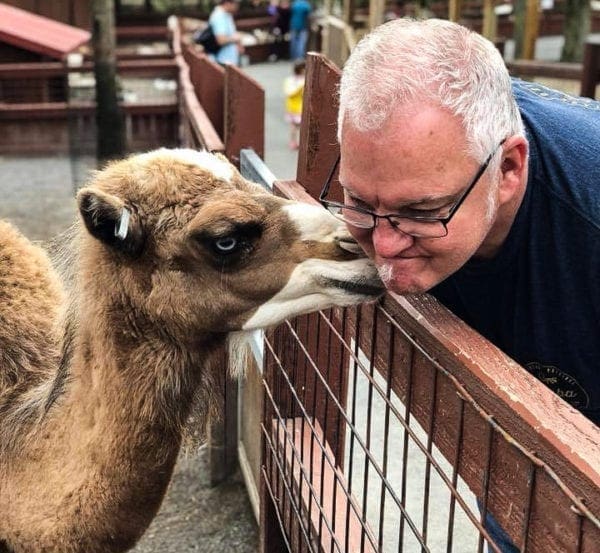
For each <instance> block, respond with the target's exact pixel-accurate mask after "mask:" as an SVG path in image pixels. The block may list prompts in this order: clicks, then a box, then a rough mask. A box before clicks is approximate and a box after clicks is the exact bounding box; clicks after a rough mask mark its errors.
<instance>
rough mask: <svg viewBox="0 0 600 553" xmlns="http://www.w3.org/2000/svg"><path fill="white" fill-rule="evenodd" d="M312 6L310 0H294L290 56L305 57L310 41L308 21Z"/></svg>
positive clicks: (291, 15)
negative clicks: (307, 43)
mask: <svg viewBox="0 0 600 553" xmlns="http://www.w3.org/2000/svg"><path fill="white" fill-rule="evenodd" d="M311 11H312V7H311V5H310V3H309V2H308V0H294V1H293V2H292V7H291V11H290V58H292V61H295V60H299V59H303V58H304V56H305V55H306V42H307V41H308V23H309V16H310V12H311Z"/></svg>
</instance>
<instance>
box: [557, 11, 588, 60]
mask: <svg viewBox="0 0 600 553" xmlns="http://www.w3.org/2000/svg"><path fill="white" fill-rule="evenodd" d="M590 26H591V21H590V2H589V0H566V2H565V27H564V31H563V36H564V37H565V44H564V46H563V50H562V54H561V56H560V61H581V60H582V58H583V43H584V41H585V39H586V37H587V35H588V34H589V32H590Z"/></svg>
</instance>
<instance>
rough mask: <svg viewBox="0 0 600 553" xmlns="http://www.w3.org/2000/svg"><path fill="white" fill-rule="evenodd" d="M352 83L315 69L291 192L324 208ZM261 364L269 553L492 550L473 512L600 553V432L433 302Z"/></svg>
mask: <svg viewBox="0 0 600 553" xmlns="http://www.w3.org/2000/svg"><path fill="white" fill-rule="evenodd" d="M338 79H339V72H338V69H337V68H336V67H335V66H333V65H332V64H330V63H329V62H328V61H327V60H326V59H324V58H322V57H320V56H317V55H309V63H308V71H307V85H306V92H305V107H304V112H303V126H302V131H301V148H300V154H299V162H298V173H297V179H296V181H292V182H275V184H274V187H275V191H276V193H279V194H282V195H284V196H286V197H293V198H296V199H301V200H306V201H314V198H317V197H318V194H319V191H320V188H321V186H322V184H323V182H324V181H325V178H326V174H327V171H328V169H329V168H330V167H331V165H332V163H333V162H334V160H335V158H336V156H337V151H336V147H335V146H333V145H334V144H336V139H335V129H336V125H335V121H336V106H335V105H334V102H332V101H331V99H332V98H335V94H334V90H335V88H336V85H337V82H338ZM311 198H312V199H311ZM260 359H261V358H260V357H259V360H260ZM262 361H263V363H264V366H263V367H262V368H261V369H260V370H262V371H263V372H262V373H261V372H260V370H259V372H258V373H257V374H258V378H259V379H260V381H261V382H262V386H263V390H264V399H263V418H262V423H261V426H260V429H261V433H262V439H263V461H262V465H261V467H262V486H261V488H260V523H261V551H265V552H271V551H273V552H275V551H277V552H279V551H283V550H285V549H286V548H289V549H290V550H292V551H343V552H346V551H404V552H405V553H406V552H409V551H434V550H442V549H443V550H444V551H452V550H454V551H461V552H462V551H482V550H483V547H484V543H485V541H486V540H488V538H489V536H488V535H487V532H486V530H485V528H484V525H483V523H482V518H481V515H480V513H479V509H478V508H477V506H475V504H474V497H477V498H478V499H479V501H480V507H481V509H483V511H484V512H485V511H487V512H489V513H491V514H493V516H494V517H495V518H496V519H497V520H498V522H499V523H500V524H501V525H502V527H503V528H504V529H505V530H506V531H507V532H508V534H509V535H510V536H511V538H512V540H513V541H514V543H515V544H516V545H517V546H518V547H519V548H520V549H521V550H523V551H525V550H526V551H532V552H540V553H547V552H549V551H552V552H559V551H569V552H570V551H573V552H575V551H576V552H588V553H596V552H598V551H599V550H600V545H599V544H600V521H599V519H600V462H599V461H598V460H599V459H600V431H599V429H598V428H597V427H596V426H595V425H594V424H593V423H591V422H590V421H589V420H587V419H586V418H585V417H583V416H582V415H581V414H580V413H578V412H575V411H574V410H573V409H572V408H571V407H570V406H568V405H567V404H566V403H564V402H563V401H562V400H560V399H559V398H558V397H557V396H556V395H554V394H553V393H552V392H551V391H550V390H549V389H548V388H546V387H545V386H544V385H543V384H542V383H541V382H539V381H538V380H536V379H535V378H533V377H532V376H531V375H529V374H528V373H527V371H526V370H525V369H523V368H522V367H520V366H518V365H517V364H516V363H514V362H513V361H512V360H511V359H509V358H508V357H507V356H505V355H504V354H503V353H502V352H501V351H499V350H498V349H497V348H496V347H494V346H493V345H492V344H490V343H489V342H487V341H486V340H485V339H483V338H482V337H481V336H480V335H478V334H477V333H476V332H474V331H473V330H472V329H470V328H468V327H467V325H465V324H464V323H463V322H461V321H460V320H458V319H457V318H456V317H455V316H454V315H453V314H451V313H450V312H449V311H447V310H446V309H445V308H444V307H442V306H441V305H440V304H438V303H437V302H436V301H435V300H434V299H433V298H431V297H429V296H427V295H423V296H415V297H399V296H395V295H392V294H389V295H388V296H387V297H386V298H385V301H383V302H382V303H381V304H378V305H375V306H373V305H371V306H363V307H362V308H358V309H347V310H338V309H335V310H330V311H327V312H324V313H319V314H313V315H309V316H305V317H300V318H298V319H297V320H295V321H290V322H289V323H287V324H285V325H283V326H282V327H279V328H278V329H276V330H275V331H272V332H269V333H268V334H267V337H266V340H265V343H264V357H263V359H262ZM256 378H257V377H256V376H255V375H253V373H252V370H251V371H250V382H253V381H254V380H255V379H256ZM361 382H362V384H361ZM361 394H362V395H361ZM243 409H244V408H243V406H242V412H244V410H243ZM376 434H377V435H378V436H379V438H378V440H379V441H377V440H376V439H375V435H376ZM392 436H396V437H395V438H394V439H392ZM394 440H395V441H394ZM412 450H415V451H417V454H418V455H420V456H421V465H422V472H419V471H418V470H416V468H415V467H414V465H415V464H416V462H415V461H414V460H413V455H412V454H409V451H412ZM394 466H395V467H396V470H397V471H399V473H400V474H399V476H398V479H396V480H394V478H393V477H392V474H393V471H394ZM357 467H360V470H359V471H358V472H357V470H358V469H357ZM415 471H416V472H415ZM414 488H417V489H418V490H419V493H418V494H417V495H419V497H420V501H421V502H420V503H419V505H418V508H414V506H413V507H411V506H410V505H409V503H410V501H409V496H410V491H411V489H414ZM439 489H441V490H443V494H442V495H439V493H438V491H436V490H439ZM444 494H445V495H444ZM439 497H443V498H444V499H443V501H441V500H440V499H439ZM467 497H470V500H468V499H467ZM440 501H441V503H440ZM469 501H471V503H470V504H469ZM440 517H441V518H442V519H443V520H442V522H441V530H440V529H439V528H438V526H440V524H438V525H437V526H436V525H434V523H433V521H434V520H435V519H436V518H437V519H439V518H440ZM438 522H439V521H438ZM436 528H437V529H436ZM465 536H467V537H466V538H465ZM468 536H471V537H470V538H469V537H468ZM465 539H467V540H468V539H471V540H472V541H471V542H465V541H461V540H465ZM435 540H441V541H437V542H436V541H435ZM465 543H470V545H465ZM490 546H491V547H492V549H493V550H494V551H498V548H497V547H496V546H495V545H493V544H491V545H490ZM436 547H437V548H436ZM453 547H454V549H453Z"/></svg>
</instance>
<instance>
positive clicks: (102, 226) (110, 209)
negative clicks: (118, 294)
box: [77, 188, 144, 257]
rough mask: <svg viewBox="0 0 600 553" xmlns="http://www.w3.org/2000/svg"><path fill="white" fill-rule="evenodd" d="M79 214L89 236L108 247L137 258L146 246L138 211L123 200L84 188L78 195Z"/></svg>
mask: <svg viewBox="0 0 600 553" xmlns="http://www.w3.org/2000/svg"><path fill="white" fill-rule="evenodd" d="M77 203H78V205H79V212H80V213H81V217H82V218H83V222H84V223H85V226H86V228H87V229H88V231H89V233H90V234H91V235H92V236H93V237H95V238H97V239H98V240H100V241H101V242H104V244H106V245H107V246H110V247H111V248H114V249H116V250H119V251H121V252H123V253H125V254H127V255H131V256H134V257H135V256H137V255H139V253H140V252H141V251H142V247H143V246H144V231H143V228H142V224H141V221H140V219H139V217H138V215H137V213H136V212H134V211H132V210H131V209H130V208H128V207H126V206H125V203H124V202H123V200H121V199H120V198H117V197H116V196H112V195H111V194H106V193H104V192H100V191H99V190H92V189H91V188H82V189H81V190H80V191H79V193H78V194H77Z"/></svg>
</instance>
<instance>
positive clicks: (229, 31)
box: [208, 0, 244, 65]
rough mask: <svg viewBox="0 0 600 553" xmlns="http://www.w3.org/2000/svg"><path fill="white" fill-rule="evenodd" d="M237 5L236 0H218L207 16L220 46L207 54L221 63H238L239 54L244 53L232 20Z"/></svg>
mask: <svg viewBox="0 0 600 553" xmlns="http://www.w3.org/2000/svg"><path fill="white" fill-rule="evenodd" d="M238 6H239V2H238V0H220V1H219V3H218V4H217V5H216V6H215V8H214V9H213V11H212V13H211V14H210V17H209V18H208V23H209V25H211V27H212V30H213V33H214V35H215V38H216V39H217V43H218V44H219V45H220V46H221V48H220V49H219V51H218V52H217V53H216V54H209V57H210V58H211V59H212V60H213V61H216V62H217V63H220V64H223V65H225V64H232V65H239V64H240V54H243V53H244V47H243V45H242V40H241V37H240V35H239V33H238V32H237V30H236V27H235V21H234V20H233V14H234V13H235V12H237V10H238Z"/></svg>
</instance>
